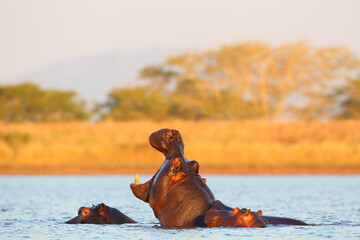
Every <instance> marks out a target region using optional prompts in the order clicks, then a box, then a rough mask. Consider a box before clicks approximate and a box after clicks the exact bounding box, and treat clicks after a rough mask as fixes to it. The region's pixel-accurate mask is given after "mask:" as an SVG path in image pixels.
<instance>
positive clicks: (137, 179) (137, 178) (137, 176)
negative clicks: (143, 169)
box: [135, 174, 140, 185]
mask: <svg viewBox="0 0 360 240" xmlns="http://www.w3.org/2000/svg"><path fill="white" fill-rule="evenodd" d="M135 184H136V185H138V184H140V182H139V175H137V174H136V176H135Z"/></svg>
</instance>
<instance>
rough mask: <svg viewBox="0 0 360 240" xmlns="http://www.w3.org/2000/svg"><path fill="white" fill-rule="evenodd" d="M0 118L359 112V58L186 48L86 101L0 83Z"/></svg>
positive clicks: (318, 116)
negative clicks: (131, 82) (102, 97)
mask: <svg viewBox="0 0 360 240" xmlns="http://www.w3.org/2000/svg"><path fill="white" fill-rule="evenodd" d="M0 110H1V111H0V120H3V121H9V122H13V121H15V122H20V121H35V122H38V121H73V120H87V119H89V118H90V117H92V116H97V118H98V119H101V120H104V119H112V120H139V119H152V120H162V119H191V120H201V119H207V120H240V119H267V120H282V119H298V120H305V121H308V120H324V119H348V118H355V119H357V118H360V60H359V58H357V56H355V54H354V53H352V52H351V51H350V50H349V49H347V48H344V47H321V48H315V47H311V46H309V45H308V44H307V43H306V42H297V43H290V44H283V45H280V46H276V47H272V46H269V45H267V44H265V43H261V42H248V43H240V44H235V45H225V46H222V47H220V48H218V49H211V50H206V51H194V52H186V53H183V54H180V55H177V56H171V57H168V58H167V59H165V60H164V62H162V63H159V64H156V65H149V66H145V67H144V68H143V69H140V71H139V79H138V81H137V84H136V85H135V86H132V87H121V88H115V89H113V90H112V91H111V92H110V93H109V94H108V96H107V99H106V101H105V102H103V103H98V104H96V106H95V107H94V108H93V109H88V107H87V106H86V104H85V102H84V101H83V100H80V99H78V97H77V94H76V92H74V91H58V90H42V89H40V87H39V86H37V85H35V84H33V83H25V84H20V85H12V86H0Z"/></svg>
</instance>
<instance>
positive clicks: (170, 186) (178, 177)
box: [130, 129, 305, 228]
mask: <svg viewBox="0 0 360 240" xmlns="http://www.w3.org/2000/svg"><path fill="white" fill-rule="evenodd" d="M149 142H150V145H151V146H152V147H154V148H155V149H157V150H158V151H160V152H161V153H163V154H164V162H163V164H162V165H161V167H160V169H159V170H158V171H157V172H156V173H155V175H154V176H153V177H152V178H151V179H150V180H149V181H147V182H145V183H140V182H139V180H138V178H137V177H136V178H135V183H132V184H130V187H131V190H132V192H133V194H134V195H135V196H136V197H137V198H139V199H141V200H142V201H144V202H147V203H149V205H150V207H151V208H152V209H153V212H154V215H155V217H156V218H157V219H159V221H160V223H161V226H162V227H178V228H190V227H206V226H207V225H212V224H215V223H216V224H218V225H219V226H235V227H236V226H239V227H240V226H241V227H264V226H265V225H266V223H267V222H268V223H269V224H295V225H296V224H298V223H300V224H301V225H303V222H301V221H298V222H297V220H293V219H288V218H278V217H264V216H261V214H259V212H258V213H254V212H250V211H249V212H247V211H245V212H243V211H241V210H240V209H239V210H240V211H237V210H235V211H236V212H235V213H232V212H233V211H234V210H233V208H230V207H228V206H226V205H224V204H222V203H221V202H220V201H218V200H217V201H216V200H215V197H214V195H213V193H212V192H211V190H210V189H209V187H208V186H207V185H206V180H205V179H204V178H202V177H201V176H200V175H199V163H198V162H197V161H189V160H187V159H186V158H185V156H184V142H183V140H182V137H181V135H180V132H179V131H177V130H174V129H161V130H159V131H157V132H154V133H152V134H151V135H150V137H149ZM210 209H211V212H208V211H209V210H210ZM206 215H207V216H208V218H207V219H208V221H207V223H206V220H205V216H206ZM216 216H217V217H216ZM250 218H251V219H252V220H251V221H249V220H247V219H250ZM216 219H217V220H216ZM235 220H236V221H235ZM240 220H241V222H240ZM253 220H255V221H254V222H253ZM290 220H291V221H290ZM292 220H293V221H292ZM304 224H305V223H304Z"/></svg>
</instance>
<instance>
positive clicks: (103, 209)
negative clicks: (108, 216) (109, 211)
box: [98, 203, 106, 214]
mask: <svg viewBox="0 0 360 240" xmlns="http://www.w3.org/2000/svg"><path fill="white" fill-rule="evenodd" d="M105 207H106V206H105V204H104V203H101V204H100V206H99V209H98V213H99V214H101V213H103V212H105Z"/></svg>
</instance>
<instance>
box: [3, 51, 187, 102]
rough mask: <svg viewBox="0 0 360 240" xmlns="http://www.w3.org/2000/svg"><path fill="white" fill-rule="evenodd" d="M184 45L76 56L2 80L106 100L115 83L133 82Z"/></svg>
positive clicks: (89, 99) (127, 83)
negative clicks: (139, 73)
mask: <svg viewBox="0 0 360 240" xmlns="http://www.w3.org/2000/svg"><path fill="white" fill-rule="evenodd" d="M185 50H186V49H185V48H151V49H150V48H149V49H145V50H118V51H110V52H105V53H102V54H98V55H93V56H86V57H78V58H73V59H70V60H67V61H63V62H58V63H54V64H51V65H49V66H47V67H44V68H40V69H38V70H36V71H33V72H30V73H28V74H25V75H22V76H19V77H16V78H12V79H7V80H4V81H1V82H2V83H3V84H9V83H11V84H14V83H20V82H25V81H32V82H35V83H38V84H40V86H41V87H42V88H54V89H60V90H75V91H77V92H78V93H79V96H80V97H81V98H83V99H85V100H87V101H89V102H93V101H97V102H100V101H104V100H105V99H106V96H107V94H108V93H109V92H110V91H111V90H112V89H113V88H115V87H121V86H126V85H130V84H134V83H135V81H136V78H137V74H138V71H139V70H140V69H141V68H142V67H144V66H146V65H149V64H158V63H161V62H162V61H164V60H165V59H166V58H167V57H168V56H171V55H173V54H179V53H182V52H183V51H185Z"/></svg>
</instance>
